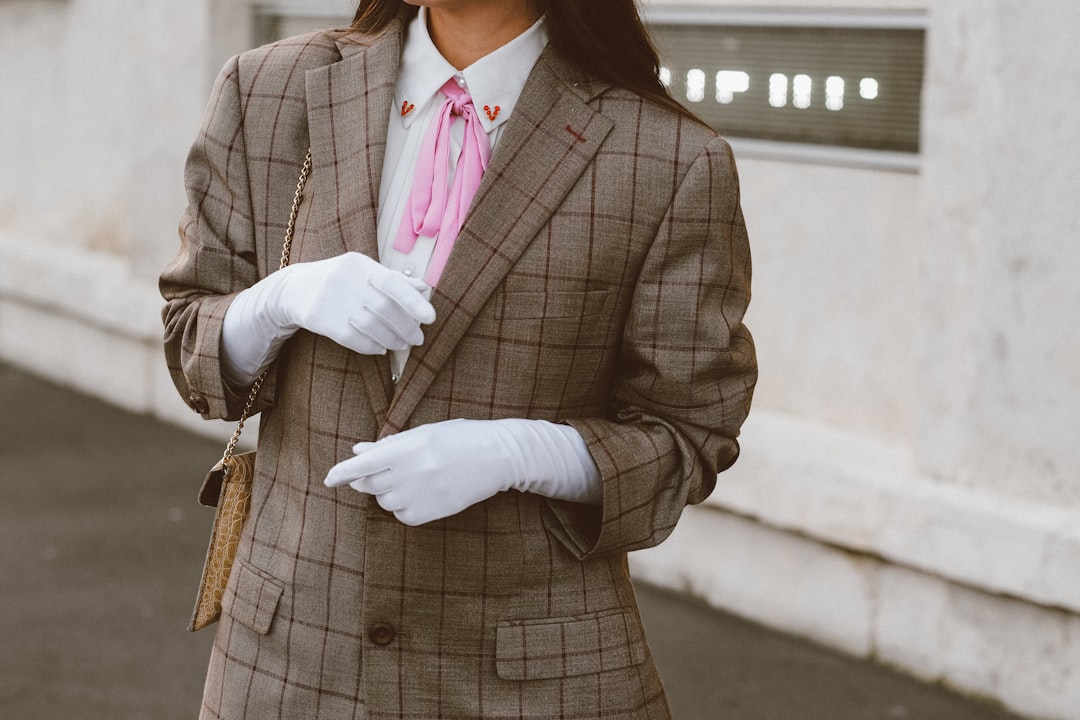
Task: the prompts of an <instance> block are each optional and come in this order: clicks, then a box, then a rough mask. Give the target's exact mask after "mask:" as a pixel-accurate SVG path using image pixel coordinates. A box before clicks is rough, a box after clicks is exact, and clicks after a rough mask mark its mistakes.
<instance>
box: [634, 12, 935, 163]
mask: <svg viewBox="0 0 1080 720" xmlns="http://www.w3.org/2000/svg"><path fill="white" fill-rule="evenodd" d="M650 30H651V32H652V34H653V38H654V40H655V41H656V44H657V48H658V49H659V51H660V55H661V64H662V69H661V79H662V80H664V82H665V83H666V84H667V85H668V89H669V91H670V92H671V94H672V95H673V96H674V97H675V99H676V100H678V101H679V102H681V103H683V104H684V105H686V106H687V107H688V108H690V109H691V110H692V111H693V112H695V113H696V114H697V115H698V116H699V117H701V118H702V119H703V120H705V122H707V123H709V124H710V125H712V126H713V127H714V128H716V129H717V131H718V132H720V133H721V134H723V135H725V136H728V137H733V138H752V139H757V140H775V141H785V142H796V143H806V144H812V145H827V146H839V147H846V148H858V149H864V150H886V151H893V152H901V153H917V152H918V151H919V119H920V114H921V107H920V96H921V93H922V82H923V54H924V44H925V31H924V30H923V29H913V28H874V27H821V26H814V27H799V26H795V25H790V26H788V25H785V26H766V25H761V26H752V25H730V26H726V25H721V24H714V25H704V24H693V25H691V24H675V23H671V24H662V23H652V24H650Z"/></svg>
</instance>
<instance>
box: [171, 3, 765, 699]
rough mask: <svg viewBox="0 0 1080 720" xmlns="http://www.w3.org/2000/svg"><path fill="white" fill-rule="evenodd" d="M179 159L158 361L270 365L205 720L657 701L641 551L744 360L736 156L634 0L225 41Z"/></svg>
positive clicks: (732, 422)
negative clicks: (663, 59) (639, 574)
mask: <svg viewBox="0 0 1080 720" xmlns="http://www.w3.org/2000/svg"><path fill="white" fill-rule="evenodd" d="M417 5H422V6H424V7H423V8H422V9H420V11H419V12H418V8H417V7H415V6H417ZM309 147H310V149H311V153H312V170H311V175H310V179H309V180H308V182H307V184H306V187H305V188H304V193H303V202H302V203H301V205H300V207H299V214H298V218H297V221H296V233H295V240H294V243H293V247H292V264H291V265H290V266H289V267H288V268H286V269H284V270H281V271H276V268H277V263H278V256H279V254H280V251H281V247H280V246H281V239H282V236H283V235H284V231H285V226H286V224H287V221H288V218H289V211H290V206H291V205H292V197H293V194H294V192H295V188H296V183H297V175H298V174H299V172H300V168H301V165H302V164H303V162H304V157H305V154H306V152H307V150H308V148H309ZM432 153H434V154H432ZM186 184H187V188H188V196H189V207H188V209H187V212H186V214H185V216H184V219H183V221H182V224H181V238H182V244H181V251H180V254H179V256H178V257H177V259H176V260H175V261H174V263H173V264H172V265H170V266H169V267H168V268H167V269H166V270H165V272H164V273H163V275H162V283H161V285H162V292H163V295H164V296H165V298H166V300H167V306H166V309H165V313H164V317H165V325H166V333H165V348H166V355H167V358H168V362H169V367H170V371H171V372H172V375H173V378H174V381H175V382H176V385H177V387H178V389H179V390H180V392H181V394H182V395H183V396H184V397H185V398H187V399H188V401H189V404H190V405H191V407H192V408H193V409H195V410H196V411H197V412H199V413H201V414H202V415H204V416H205V417H207V418H222V417H224V418H235V417H236V416H238V415H239V413H240V411H241V409H242V406H243V402H244V397H245V393H246V386H247V385H248V384H250V382H251V381H252V379H253V378H254V377H256V376H257V375H258V374H259V372H261V370H262V369H263V368H265V367H267V366H269V367H270V368H271V369H270V372H269V374H268V379H267V381H266V384H265V385H264V386H263V389H262V390H261V392H260V395H259V405H258V407H257V409H260V410H262V422H261V432H260V437H259V453H258V462H257V465H256V479H255V488H254V497H253V503H252V511H251V516H250V517H249V519H248V521H247V523H246V525H245V528H244V536H243V541H242V543H241V547H240V549H239V551H238V554H237V561H236V565H235V566H234V569H233V572H232V575H231V577H230V580H229V586H228V588H227V589H226V596H225V598H224V601H223V608H224V614H223V617H222V621H221V623H220V625H219V627H218V631H217V636H216V641H215V644H214V649H213V654H212V657H211V662H210V669H209V673H208V678H207V684H206V690H205V695H204V700H203V716H204V717H210V718H218V717H220V718H230V719H232V718H259V719H260V720H261V719H263V718H267V717H284V718H290V720H291V719H293V718H302V717H320V718H342V717H363V718H391V717H393V718H442V719H446V718H481V717H483V718H552V717H567V718H599V717H603V718H627V719H631V718H632V719H635V720H636V719H638V718H667V717H668V716H669V711H668V709H667V703H666V700H665V698H664V693H663V689H662V686H661V684H660V680H659V678H658V676H657V673H656V669H655V667H654V665H653V663H652V660H651V657H650V655H649V651H648V647H647V645H646V643H645V638H644V635H643V631H642V626H641V622H640V619H639V617H638V612H637V608H636V603H635V600H634V595H633V590H632V587H631V584H630V580H629V577H628V573H627V565H626V553H627V552H628V551H630V550H634V549H637V548H643V547H648V546H651V545H654V544H656V543H658V542H660V541H662V540H663V539H664V538H665V537H666V536H667V535H668V534H669V533H670V532H671V530H672V528H673V527H674V525H675V523H676V521H677V519H678V517H679V515H680V513H681V512H682V509H683V508H684V507H685V505H686V504H687V503H697V502H700V501H701V500H703V499H704V498H705V497H706V496H707V495H708V494H709V492H710V491H711V490H712V488H713V486H714V484H715V481H716V475H717V473H718V472H719V471H722V470H724V469H725V468H727V467H728V466H729V465H731V463H733V462H734V461H735V458H736V457H737V455H738V445H737V442H736V439H735V438H736V436H737V434H738V429H739V427H740V425H741V423H742V422H743V420H744V419H745V417H746V414H747V412H748V409H749V403H750V397H751V393H752V389H753V385H754V382H755V378H756V365H755V359H754V351H753V344H752V341H751V339H750V335H749V333H748V332H747V331H746V329H745V327H744V326H743V325H742V316H743V313H744V312H745V308H746V304H747V302H748V300H749V282H750V259H749V250H748V247H747V241H746V233H745V228H744V225H743V221H742V214H741V211H740V209H739V200H738V183H737V179H736V175H735V168H734V164H733V160H732V157H731V153H730V151H729V149H728V147H727V145H726V144H725V143H724V142H723V141H722V140H721V139H719V138H718V137H717V136H716V134H715V133H714V132H712V131H711V130H710V129H708V128H707V127H705V126H703V125H702V124H701V123H700V122H698V121H696V120H695V119H694V118H693V117H692V116H691V115H689V114H688V113H687V112H686V111H684V110H682V109H681V108H680V107H679V106H678V105H677V104H676V103H674V101H672V100H671V99H670V98H668V96H667V95H666V94H665V93H664V90H663V87H662V86H661V85H660V83H659V81H658V80H657V64H656V56H655V53H654V51H653V50H652V48H651V46H650V44H649V41H648V39H647V36H646V35H645V32H644V30H643V28H642V25H641V22H640V20H639V18H638V15H637V12H636V9H635V7H634V4H633V0H590V2H587V3H583V2H579V1H578V0H546V1H541V0H409V4H404V5H403V4H402V3H400V2H399V0H363V2H361V3H360V5H359V8H358V9H357V12H356V18H355V21H354V24H353V26H352V28H351V29H349V30H347V31H333V32H318V33H313V34H309V35H305V36H302V37H298V38H292V39H289V40H285V41H282V42H280V43H277V44H274V45H271V46H268V47H264V48H260V49H258V50H253V51H251V52H248V53H244V54H243V55H241V56H239V57H238V58H234V59H233V60H232V61H230V62H229V64H228V65H227V66H226V67H225V69H224V70H223V72H222V74H221V75H220V77H219V79H218V82H217V84H216V86H215V89H214V92H213V96H212V98H211V101H210V106H209V108H208V110H207V114H206V117H205V120H204V125H203V129H202V131H201V132H200V134H199V137H198V139H197V140H196V142H195V144H194V146H193V148H192V151H191V154H190V157H189V160H188V165H187V170H186ZM474 193H475V194H474Z"/></svg>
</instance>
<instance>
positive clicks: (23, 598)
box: [0, 364, 1013, 720]
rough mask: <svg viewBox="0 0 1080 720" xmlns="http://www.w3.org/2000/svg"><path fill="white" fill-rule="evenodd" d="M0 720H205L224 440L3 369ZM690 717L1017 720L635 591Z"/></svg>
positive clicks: (673, 598)
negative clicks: (216, 501)
mask: <svg viewBox="0 0 1080 720" xmlns="http://www.w3.org/2000/svg"><path fill="white" fill-rule="evenodd" d="M0 403H2V408H3V413H0V718H3V719H7V718H18V719H19V720H52V719H53V718H56V719H58V720H59V719H63V720H98V719H101V720H106V719H108V720H126V719H128V718H131V719H135V718H138V719H143V718H147V719H152V720H170V719H172V718H176V719H181V718H194V717H195V716H196V714H197V708H198V702H199V696H200V690H201V687H202V674H203V671H204V669H205V665H206V659H207V656H208V653H209V646H210V642H211V640H212V631H211V630H204V631H202V632H199V633H188V632H186V631H185V629H184V628H185V627H186V625H187V620H188V616H189V612H190V605H191V600H192V597H193V593H194V590H195V585H196V583H197V582H198V578H199V570H200V563H201V560H202V555H203V552H204V550H205V543H206V537H207V534H208V532H209V527H210V521H211V515H210V511H209V510H206V509H204V508H201V507H198V506H197V505H196V504H195V502H194V495H195V490H196V489H197V487H196V486H197V483H198V479H199V478H201V475H202V473H203V472H205V469H206V466H207V464H208V463H209V462H212V461H213V460H214V459H215V458H216V456H217V455H218V454H220V451H221V449H220V448H219V447H218V443H216V442H213V441H209V440H206V439H205V438H200V437H196V436H193V435H191V434H189V433H186V432H183V431H179V430H177V429H175V428H173V427H171V426H168V425H164V424H161V423H158V422H156V421H154V420H150V419H147V418H145V417H140V416H137V415H131V414H129V413H125V412H123V411H120V410H117V409H115V408H113V407H110V406H108V405H105V404H103V403H100V402H98V401H96V400H93V399H91V398H88V397H85V396H83V395H79V394H76V393H73V392H70V391H67V390H63V389H60V388H57V387H55V386H53V385H50V384H48V383H45V382H42V381H40V380H38V379H36V378H34V377H31V376H30V375H27V374H25V373H22V372H19V371H17V370H15V369H13V368H11V367H10V366H7V365H3V364H0ZM639 590H640V595H641V602H642V609H643V613H644V616H645V621H646V625H647V629H648V633H649V639H650V643H651V645H652V647H653V651H654V653H655V655H656V657H657V662H658V663H659V665H660V671H661V674H662V675H663V677H664V681H665V684H666V685H667V686H668V689H669V693H670V697H671V703H672V709H673V711H674V713H675V717H676V718H677V720H713V719H717V720H976V719H979V720H984V719H1007V718H1012V717H1013V716H1011V715H1009V714H1007V713H1004V712H1002V711H1000V710H998V709H996V708H993V707H990V706H987V705H983V704H979V703H976V702H973V701H971V700H968V699H964V698H961V697H959V696H957V695H954V694H951V693H949V692H946V691H945V690H943V689H941V688H937V687H930V686H926V685H923V684H920V683H918V682H916V681H913V680H910V679H908V678H905V677H903V676H901V675H898V674H896V673H893V672H891V671H889V670H887V669H885V668H882V667H879V666H877V665H874V664H871V663H865V662H859V661H856V660H852V659H849V658H845V657H842V656H840V655H837V654H834V653H831V652H828V651H825V650H822V649H820V648H817V647H814V646H812V645H810V644H808V643H805V642H802V641H800V640H797V639H793V638H789V637H786V636H784V635H780V634H777V633H774V632H771V631H769V630H766V629H763V628H761V627H758V626H755V625H752V624H750V623H746V622H743V621H741V620H738V619H736V618H733V617H730V616H728V615H724V614H722V613H718V612H716V611H714V610H712V609H710V608H708V607H705V606H703V605H701V604H699V603H696V602H694V601H690V600H687V599H684V598H682V597H680V596H677V595H674V594H671V593H667V592H664V591H661V590H657V589H655V588H649V587H644V586H643V587H641V588H639Z"/></svg>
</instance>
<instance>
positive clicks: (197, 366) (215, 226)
mask: <svg viewBox="0 0 1080 720" xmlns="http://www.w3.org/2000/svg"><path fill="white" fill-rule="evenodd" d="M243 127H244V124H243V107H242V104H241V94H240V87H239V58H233V59H232V60H230V61H229V63H228V64H226V66H225V67H224V69H223V70H222V71H221V73H220V74H219V76H218V78H217V81H216V83H215V85H214V90H213V93H212V94H211V97H210V102H209V105H208V107H207V109H206V114H205V116H204V118H203V124H202V128H201V129H200V131H199V134H198V136H197V138H196V140H195V143H194V144H193V146H192V148H191V151H190V153H189V154H188V158H187V164H186V166H185V170H184V184H185V188H186V192H187V203H188V204H187V209H186V210H185V211H184V214H183V217H182V218H181V221H180V252H179V254H178V255H177V256H176V258H175V259H174V260H173V261H172V263H170V264H169V266H168V267H166V268H165V270H164V271H163V272H162V274H161V277H160V281H159V288H160V290H161V294H162V296H163V297H164V298H165V301H166V304H165V307H164V310H163V311H162V319H163V321H164V325H165V337H164V340H165V357H166V361H167V364H168V368H169V373H170V375H171V376H172V380H173V383H174V384H175V385H176V388H177V390H178V391H179V392H180V395H181V397H183V398H184V400H185V401H186V402H187V403H188V404H189V405H190V406H191V408H192V409H193V410H195V411H196V412H199V413H201V414H202V415H203V417H205V418H208V419H210V418H225V419H236V418H237V417H239V415H240V411H241V410H242V409H243V405H244V402H245V401H246V398H245V397H242V396H240V395H238V394H237V392H235V391H234V390H233V389H232V388H230V387H229V386H228V385H227V383H226V382H225V380H224V379H223V377H222V373H221V363H220V344H221V323H222V320H223V318H224V317H225V311H226V310H227V309H228V307H229V304H230V303H231V302H232V299H233V297H235V295H236V293H238V292H239V291H240V290H243V289H244V288H246V287H248V286H250V285H252V284H253V283H254V282H255V281H256V280H257V279H258V268H257V258H256V250H255V232H254V223H253V219H252V200H251V191H250V187H249V182H248V174H247V151H246V148H245V145H244V132H243ZM272 379H273V378H272V375H271V376H270V377H268V379H267V382H266V384H264V386H263V388H262V389H261V390H260V394H259V398H260V403H259V407H257V408H256V409H255V410H256V411H257V410H259V409H261V408H262V407H265V406H266V405H267V404H268V403H269V400H270V399H271V398H272V394H273V389H272V384H273V383H272Z"/></svg>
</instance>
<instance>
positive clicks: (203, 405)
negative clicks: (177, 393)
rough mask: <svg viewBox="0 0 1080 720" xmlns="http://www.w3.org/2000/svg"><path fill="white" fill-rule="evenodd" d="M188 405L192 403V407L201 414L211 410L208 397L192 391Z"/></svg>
mask: <svg viewBox="0 0 1080 720" xmlns="http://www.w3.org/2000/svg"><path fill="white" fill-rule="evenodd" d="M188 405H190V406H191V409H192V410H194V411H195V412H197V413H199V414H200V415H205V414H206V413H208V412H210V403H208V402H207V401H206V398H204V397H203V396H202V395H196V394H195V393H192V394H191V396H190V397H189V398H188Z"/></svg>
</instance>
